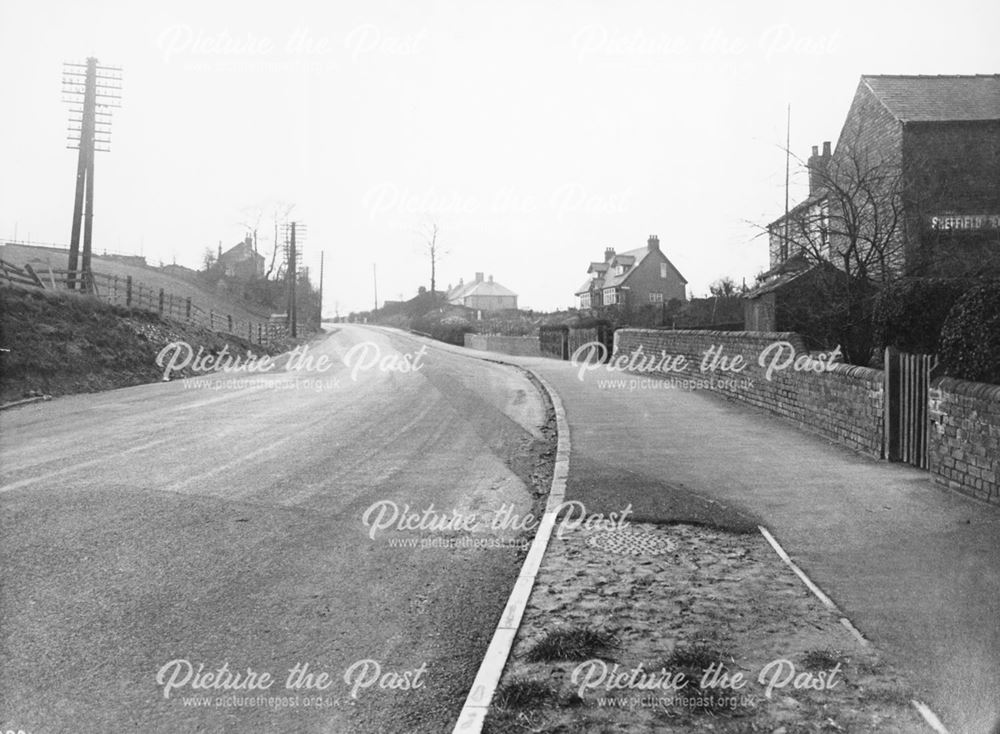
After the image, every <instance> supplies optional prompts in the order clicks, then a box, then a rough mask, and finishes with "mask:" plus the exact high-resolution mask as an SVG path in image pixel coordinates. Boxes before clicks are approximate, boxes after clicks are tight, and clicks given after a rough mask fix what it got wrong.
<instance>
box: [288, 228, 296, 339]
mask: <svg viewBox="0 0 1000 734" xmlns="http://www.w3.org/2000/svg"><path fill="white" fill-rule="evenodd" d="M295 260H296V258H295V222H292V232H291V239H290V240H289V242H288V328H289V329H290V330H291V334H292V338H293V339H294V338H295V337H296V336H297V334H296V331H297V326H298V318H297V316H298V314H297V313H296V308H295V281H297V280H298V265H297V263H296V261H295Z"/></svg>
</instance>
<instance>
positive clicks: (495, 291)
mask: <svg viewBox="0 0 1000 734" xmlns="http://www.w3.org/2000/svg"><path fill="white" fill-rule="evenodd" d="M471 285H472V287H471V288H467V289H465V290H464V291H462V294H461V296H460V298H468V297H469V296H516V295H517V294H516V293H515V292H514V291H512V290H510V289H509V288H504V287H503V286H502V285H500V284H499V283H497V282H490V281H486V280H481V281H479V282H478V283H472V284H471Z"/></svg>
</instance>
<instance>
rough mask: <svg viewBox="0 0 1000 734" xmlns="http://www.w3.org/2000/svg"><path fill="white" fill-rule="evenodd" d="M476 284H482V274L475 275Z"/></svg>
mask: <svg viewBox="0 0 1000 734" xmlns="http://www.w3.org/2000/svg"><path fill="white" fill-rule="evenodd" d="M476 282H477V283H482V282H483V274H482V273H476Z"/></svg>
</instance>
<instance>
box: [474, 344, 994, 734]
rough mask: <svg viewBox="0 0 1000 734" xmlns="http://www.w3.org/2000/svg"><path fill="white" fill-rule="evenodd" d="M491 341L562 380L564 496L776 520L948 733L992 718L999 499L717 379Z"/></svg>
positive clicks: (661, 512) (797, 556) (606, 506)
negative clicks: (868, 449) (815, 427)
mask: <svg viewBox="0 0 1000 734" xmlns="http://www.w3.org/2000/svg"><path fill="white" fill-rule="evenodd" d="M479 354H480V355H482V356H487V355H489V354H490V353H483V352H480V353H479ZM495 356H496V357H497V358H498V359H502V360H503V361H507V362H513V363H516V364H519V365H522V366H524V367H527V368H529V369H531V370H533V371H535V372H536V373H537V374H539V375H541V376H542V377H543V378H544V379H545V380H546V381H547V382H548V383H549V385H550V386H552V388H553V389H555V391H556V392H557V393H558V394H559V396H560V398H561V400H562V402H563V405H564V407H565V411H566V418H567V421H568V423H569V429H570V434H571V437H572V444H573V452H572V457H571V459H570V469H569V478H568V482H567V492H566V499H567V500H579V501H581V502H583V503H584V504H585V505H586V508H587V512H588V513H609V512H615V511H620V510H621V509H622V508H623V507H624V506H625V505H627V504H628V503H631V504H632V505H633V509H634V512H635V515H634V519H635V520H637V521H638V520H642V519H648V520H655V521H669V520H676V521H686V522H704V523H708V524H717V525H720V526H722V527H727V528H729V529H740V528H741V527H742V528H744V529H750V528H752V527H753V526H754V525H755V524H757V523H759V524H761V525H764V526H765V527H766V528H768V529H769V530H770V531H771V533H772V534H773V535H774V536H775V537H776V538H777V539H778V541H779V542H780V543H781V544H782V546H783V547H784V548H785V550H786V551H787V552H788V553H789V555H790V556H791V558H792V560H793V561H795V562H796V563H797V564H798V565H799V566H800V567H801V568H802V569H804V570H805V572H806V573H807V574H808V575H809V576H810V577H811V578H812V580H813V581H814V582H815V583H816V584H817V585H818V586H819V587H820V588H821V589H822V590H823V591H824V592H826V594H827V595H828V596H830V597H831V598H832V599H833V601H834V602H835V603H836V604H837V605H838V606H839V608H840V610H841V611H842V612H843V613H844V614H845V615H846V616H847V617H848V618H849V619H850V620H851V621H852V622H853V623H854V625H855V626H856V627H857V628H859V629H860V631H861V632H862V634H864V635H865V637H866V638H868V639H869V640H870V641H871V642H872V643H873V644H875V645H876V646H877V647H878V648H879V650H881V651H882V652H883V654H884V655H885V656H886V657H887V658H888V660H889V661H890V662H891V663H893V664H894V665H897V666H899V667H900V669H902V670H903V671H904V672H905V673H906V674H907V675H908V677H909V678H910V680H911V681H912V682H913V684H914V686H915V687H916V689H917V691H918V694H919V695H920V696H921V697H922V700H923V701H924V702H925V703H927V704H928V705H929V706H930V708H931V709H932V710H933V711H934V712H935V713H936V714H937V715H938V716H939V717H940V719H941V720H942V721H943V723H944V724H945V726H946V727H947V728H948V730H949V731H950V732H951V734H965V733H968V734H983V733H984V732H989V731H991V729H992V727H993V725H994V724H995V723H996V722H997V719H998V718H1000V694H998V691H1000V624H998V620H1000V543H998V542H997V541H998V539H1000V508H997V507H993V506H988V505H985V504H983V503H981V502H978V501H976V500H973V499H971V498H966V497H964V496H961V495H958V494H954V493H950V492H948V491H945V490H943V489H941V488H939V487H937V486H934V485H933V484H932V482H931V480H930V477H929V474H928V473H927V472H923V471H920V470H917V469H913V468H910V467H908V466H905V465H901V464H891V463H886V462H879V461H875V460H872V459H869V458H866V457H864V456H861V455H858V454H855V453H853V452H851V451H849V450H848V449H845V448H843V447H840V446H837V445H834V444H832V443H831V442H829V441H828V440H826V439H824V438H822V437H820V436H818V435H815V434H811V433H809V432H807V431H803V430H800V429H798V428H796V427H794V426H792V425H790V424H788V423H786V422H784V421H782V420H780V419H778V418H776V417H773V416H771V415H769V414H767V413H764V412H762V411H759V410H756V409H753V408H750V407H748V406H743V405H739V404H736V403H733V402H729V401H726V400H725V399H724V398H722V397H720V396H717V395H714V394H711V393H707V392H705V391H686V390H679V389H656V388H655V387H651V386H650V380H649V379H645V378H642V379H640V378H628V377H626V379H625V380H624V381H622V380H621V379H620V378H622V377H623V376H622V375H620V374H608V375H601V373H600V372H595V373H592V374H588V375H586V376H585V378H584V379H583V380H581V379H579V377H578V373H577V370H575V369H574V368H573V367H572V365H571V364H569V363H568V362H560V361H557V360H551V359H545V358H529V357H512V356H508V355H495ZM602 372H603V371H602ZM608 377H610V378H615V379H613V381H612V382H609V383H605V384H603V385H602V384H599V383H598V380H599V379H604V378H608ZM644 386H645V387H644Z"/></svg>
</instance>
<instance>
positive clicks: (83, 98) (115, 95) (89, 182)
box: [62, 57, 121, 290]
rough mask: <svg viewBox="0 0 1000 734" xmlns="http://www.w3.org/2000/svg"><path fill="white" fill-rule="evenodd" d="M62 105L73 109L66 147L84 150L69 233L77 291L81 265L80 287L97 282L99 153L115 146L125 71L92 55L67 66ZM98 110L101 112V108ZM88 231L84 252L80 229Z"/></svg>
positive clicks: (71, 277)
mask: <svg viewBox="0 0 1000 734" xmlns="http://www.w3.org/2000/svg"><path fill="white" fill-rule="evenodd" d="M62 84H63V90H62V91H63V101H64V102H67V103H68V104H69V105H70V114H71V115H79V117H70V119H69V129H68V131H67V132H68V135H67V137H66V139H67V141H68V142H69V144H68V145H67V146H66V147H67V148H70V149H73V148H76V149H79V151H80V153H79V155H78V156H77V164H76V192H75V194H74V197H73V223H72V228H71V231H70V243H69V266H68V268H67V269H68V271H69V273H68V275H67V283H66V284H67V286H68V287H69V288H70V289H74V288H76V281H77V266H78V265H79V266H80V284H81V288H82V289H83V290H89V289H90V287H91V285H92V284H93V276H92V274H91V270H90V256H91V249H92V242H93V232H94V153H95V151H102V152H107V151H108V150H110V146H111V112H110V111H109V110H110V108H112V107H120V106H121V69H119V68H117V67H112V66H100V65H98V63H97V59H96V58H93V57H90V58H88V59H87V62H86V63H85V64H73V63H65V64H63V80H62ZM98 107H100V108H102V109H100V110H98ZM81 228H82V229H83V252H82V257H81V252H80V230H81Z"/></svg>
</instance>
